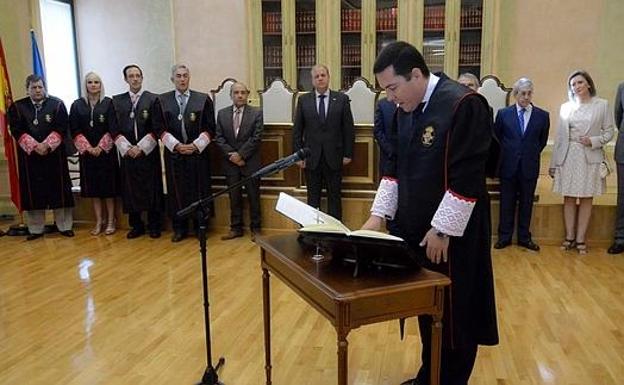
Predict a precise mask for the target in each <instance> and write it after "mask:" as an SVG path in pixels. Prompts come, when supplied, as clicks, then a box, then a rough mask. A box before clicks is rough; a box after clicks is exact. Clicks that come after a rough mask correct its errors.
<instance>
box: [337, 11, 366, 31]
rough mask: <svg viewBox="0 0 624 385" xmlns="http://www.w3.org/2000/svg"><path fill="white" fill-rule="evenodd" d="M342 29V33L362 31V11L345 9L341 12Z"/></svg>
mask: <svg viewBox="0 0 624 385" xmlns="http://www.w3.org/2000/svg"><path fill="white" fill-rule="evenodd" d="M340 28H341V30H342V31H359V30H360V29H362V11H361V10H359V9H343V10H342V11H341V12H340Z"/></svg>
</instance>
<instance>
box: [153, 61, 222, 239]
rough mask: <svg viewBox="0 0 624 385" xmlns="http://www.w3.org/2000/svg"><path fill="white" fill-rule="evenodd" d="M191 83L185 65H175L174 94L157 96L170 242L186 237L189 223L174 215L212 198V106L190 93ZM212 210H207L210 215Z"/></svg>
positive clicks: (199, 94)
mask: <svg viewBox="0 0 624 385" xmlns="http://www.w3.org/2000/svg"><path fill="white" fill-rule="evenodd" d="M190 80H191V74H190V71H189V69H188V68H187V67H186V66H185V65H183V64H176V65H174V66H173V68H172V70H171V81H172V82H173V84H174V85H175V90H173V91H170V92H167V93H165V94H162V95H160V96H159V101H160V106H161V109H162V121H163V122H162V130H161V133H160V138H161V140H162V142H163V144H164V145H165V147H166V150H165V155H164V158H165V172H166V174H167V197H168V198H167V201H168V205H169V213H170V215H171V218H172V223H173V230H174V234H173V238H172V239H171V241H172V242H179V241H181V240H182V239H184V238H186V236H187V235H188V219H187V218H178V217H176V215H175V213H176V212H177V211H178V210H181V209H183V208H185V207H186V206H188V205H189V204H191V203H193V202H195V201H197V200H199V199H201V198H205V197H207V196H209V195H210V194H211V181H210V178H211V172H210V156H209V153H208V148H207V147H208V145H209V144H210V142H211V140H212V138H214V137H215V119H214V106H213V104H212V100H211V99H210V97H209V96H208V95H207V94H204V93H201V92H197V91H194V90H190V89H189V83H190ZM213 207H214V205H211V207H209V210H210V211H211V214H214V213H213V212H212V211H213V209H212V208H213ZM197 230H198V229H197Z"/></svg>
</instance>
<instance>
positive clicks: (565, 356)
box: [0, 227, 624, 385]
mask: <svg viewBox="0 0 624 385" xmlns="http://www.w3.org/2000/svg"><path fill="white" fill-rule="evenodd" d="M87 234H88V229H87V228H84V227H83V228H78V231H77V236H76V237H75V238H73V239H66V238H62V237H60V236H59V235H51V236H49V237H46V238H44V239H43V240H37V241H33V242H26V241H24V239H23V238H17V237H3V238H0V384H2V385H16V384H19V385H50V384H62V385H96V384H104V385H117V384H119V385H140V384H150V385H158V384H163V385H164V384H167V385H170V384H193V383H194V382H196V381H197V380H199V379H200V377H201V375H202V373H203V370H204V368H205V350H204V349H205V348H204V334H203V332H204V328H203V311H202V298H201V274H200V271H201V269H200V259H199V256H198V245H197V243H196V242H195V241H194V240H186V241H184V242H182V243H180V244H175V245H174V244H172V243H170V241H169V238H168V235H169V234H165V235H166V236H165V237H163V238H161V239H159V240H152V239H149V238H147V237H144V238H141V239H136V240H132V241H128V240H126V239H125V234H124V233H121V232H119V233H117V234H115V235H114V236H111V237H91V236H89V235H87ZM219 235H221V234H219V233H216V232H215V233H213V234H211V236H210V238H209V277H210V295H211V311H212V319H213V322H212V331H213V351H214V356H215V357H218V356H219V355H224V356H225V357H226V360H227V362H226V365H225V367H224V368H223V370H222V371H221V374H220V377H221V379H222V380H223V381H224V382H225V383H226V385H259V384H263V383H264V367H263V365H264V350H263V332H262V292H261V283H260V281H261V271H260V267H259V250H258V247H257V246H255V244H254V243H252V242H250V241H249V238H239V239H236V240H233V241H228V242H223V241H221V240H219ZM493 255H494V265H495V275H496V291H497V305H498V309H499V312H498V315H499V326H500V332H501V343H500V345H499V346H496V347H487V348H481V349H480V351H479V356H478V359H477V363H476V367H475V370H474V373H473V376H472V380H471V382H470V384H472V385H486V384H487V385H491V384H497V385H506V384H514V385H516V384H517V385H524V384H527V385H528V384H549V385H550V384H565V385H575V384H577V385H581V384H583V385H586V384H592V385H596V384H622V383H624V255H619V256H610V255H607V254H606V253H605V251H604V249H602V248H601V249H594V250H590V253H589V254H588V255H587V256H579V255H577V254H575V253H573V252H561V251H559V249H558V248H555V247H552V246H546V247H544V248H543V249H542V251H541V252H539V253H533V252H527V251H524V250H522V249H519V248H517V247H515V246H513V247H510V248H507V249H505V250H503V251H494V253H493ZM272 289H273V291H272V301H273V311H274V313H273V357H274V362H273V364H274V367H273V379H274V384H276V385H294V384H297V385H306V384H309V385H313V384H314V385H326V384H335V383H336V345H335V334H334V331H333V328H332V327H331V325H330V324H329V323H328V322H327V321H326V320H325V319H324V318H322V317H321V316H320V315H319V314H318V313H316V312H315V311H314V310H312V309H311V308H310V307H309V306H307V304H305V303H304V302H303V301H302V300H300V299H299V298H298V297H297V296H296V295H295V294H293V292H292V291H290V289H288V288H287V287H285V286H284V285H283V284H282V283H281V282H280V281H279V280H278V279H277V278H273V280H272ZM349 342H350V357H349V368H350V381H349V382H350V384H358V385H381V384H389V385H398V384H399V383H400V382H401V381H403V380H405V379H406V378H408V377H411V376H413V374H414V373H415V371H416V369H417V365H418V361H419V354H420V352H419V337H418V332H417V328H416V323H415V321H414V320H408V324H407V338H406V339H405V340H404V341H400V339H399V328H398V322H388V323H382V324H377V325H371V326H367V327H362V328H360V329H358V330H355V331H353V332H351V334H350V336H349Z"/></svg>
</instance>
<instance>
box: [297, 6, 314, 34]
mask: <svg viewBox="0 0 624 385" xmlns="http://www.w3.org/2000/svg"><path fill="white" fill-rule="evenodd" d="M295 26H296V28H297V32H314V31H315V30H316V14H315V13H314V11H298V12H297V13H296V14H295Z"/></svg>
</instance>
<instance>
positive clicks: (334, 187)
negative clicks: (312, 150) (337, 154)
mask: <svg viewBox="0 0 624 385" xmlns="http://www.w3.org/2000/svg"><path fill="white" fill-rule="evenodd" d="M305 175H306V183H307V185H308V204H309V205H310V206H312V207H315V208H320V207H321V190H322V189H323V185H325V188H326V189H327V213H328V214H329V215H331V216H332V217H334V218H336V219H342V201H341V193H340V189H341V185H342V169H339V170H332V169H331V168H330V167H329V165H328V164H327V162H326V161H325V157H323V156H321V160H320V161H319V164H318V166H317V167H316V168H315V169H308V168H307V167H306V173H305Z"/></svg>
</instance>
